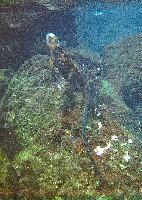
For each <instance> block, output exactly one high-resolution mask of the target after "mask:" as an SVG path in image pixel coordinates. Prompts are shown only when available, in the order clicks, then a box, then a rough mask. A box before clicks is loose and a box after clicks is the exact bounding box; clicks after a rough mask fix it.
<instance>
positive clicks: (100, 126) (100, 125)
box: [98, 122, 103, 130]
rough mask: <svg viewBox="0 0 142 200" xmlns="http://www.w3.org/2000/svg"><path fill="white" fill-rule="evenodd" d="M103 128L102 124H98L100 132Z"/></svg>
mask: <svg viewBox="0 0 142 200" xmlns="http://www.w3.org/2000/svg"><path fill="white" fill-rule="evenodd" d="M102 127H103V125H102V123H101V122H98V129H99V130H100V129H101V128H102Z"/></svg>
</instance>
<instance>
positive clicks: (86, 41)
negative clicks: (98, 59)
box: [75, 1, 142, 53]
mask: <svg viewBox="0 0 142 200" xmlns="http://www.w3.org/2000/svg"><path fill="white" fill-rule="evenodd" d="M75 17H76V29H77V34H76V38H77V41H78V43H79V44H80V45H82V46H84V47H85V48H87V49H91V50H92V51H94V52H98V53H101V52H102V51H103V49H104V48H105V47H106V45H108V44H110V43H112V42H114V41H118V40H121V39H124V38H126V37H128V36H131V35H136V34H139V33H141V32H142V2H141V1H140V2H138V3H137V4H136V2H135V3H132V2H131V4H128V3H119V4H118V3H116V4H112V3H100V2H97V3H94V4H89V5H86V6H83V7H79V8H77V9H76V10H75Z"/></svg>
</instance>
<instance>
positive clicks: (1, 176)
mask: <svg viewBox="0 0 142 200" xmlns="http://www.w3.org/2000/svg"><path fill="white" fill-rule="evenodd" d="M8 166H9V161H8V159H7V157H6V155H5V154H4V153H3V151H2V150H1V149H0V193H1V190H2V189H3V188H4V187H6V184H7V182H6V179H7V176H8Z"/></svg>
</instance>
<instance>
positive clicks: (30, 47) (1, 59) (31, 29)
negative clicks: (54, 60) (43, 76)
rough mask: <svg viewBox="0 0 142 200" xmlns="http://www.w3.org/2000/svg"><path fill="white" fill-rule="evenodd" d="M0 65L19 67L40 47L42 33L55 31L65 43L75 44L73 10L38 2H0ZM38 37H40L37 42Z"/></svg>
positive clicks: (37, 51) (42, 39) (43, 50)
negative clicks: (8, 4)
mask: <svg viewBox="0 0 142 200" xmlns="http://www.w3.org/2000/svg"><path fill="white" fill-rule="evenodd" d="M0 19H1V21H0V37H1V41H0V68H6V67H7V66H11V67H14V68H18V67H19V66H20V65H21V64H22V63H23V62H24V61H25V60H27V59H28V58H30V57H31V56H33V55H35V54H41V53H42V54H47V52H46V50H47V49H46V47H45V48H44V49H43V48H42V50H41V48H40V46H41V45H42V46H43V44H44V40H45V37H44V36H45V35H46V34H47V33H48V32H53V33H57V35H59V37H60V38H61V39H62V40H63V41H69V42H67V43H66V44H67V45H75V43H76V42H75V39H74V35H75V33H76V30H75V21H74V16H73V14H72V11H71V10H70V9H69V10H61V11H51V10H49V9H48V8H46V7H45V6H43V5H40V4H38V3H30V2H29V3H26V4H22V5H21V4H18V5H13V6H6V7H2V6H0ZM39 41H42V42H40V43H39Z"/></svg>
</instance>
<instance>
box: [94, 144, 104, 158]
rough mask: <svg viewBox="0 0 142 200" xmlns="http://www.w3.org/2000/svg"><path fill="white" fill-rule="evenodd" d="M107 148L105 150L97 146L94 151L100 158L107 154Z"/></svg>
mask: <svg viewBox="0 0 142 200" xmlns="http://www.w3.org/2000/svg"><path fill="white" fill-rule="evenodd" d="M105 150H106V149H105V148H103V147H100V146H97V147H96V149H94V151H95V152H96V154H97V155H98V156H101V155H102V154H104V153H105Z"/></svg>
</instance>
